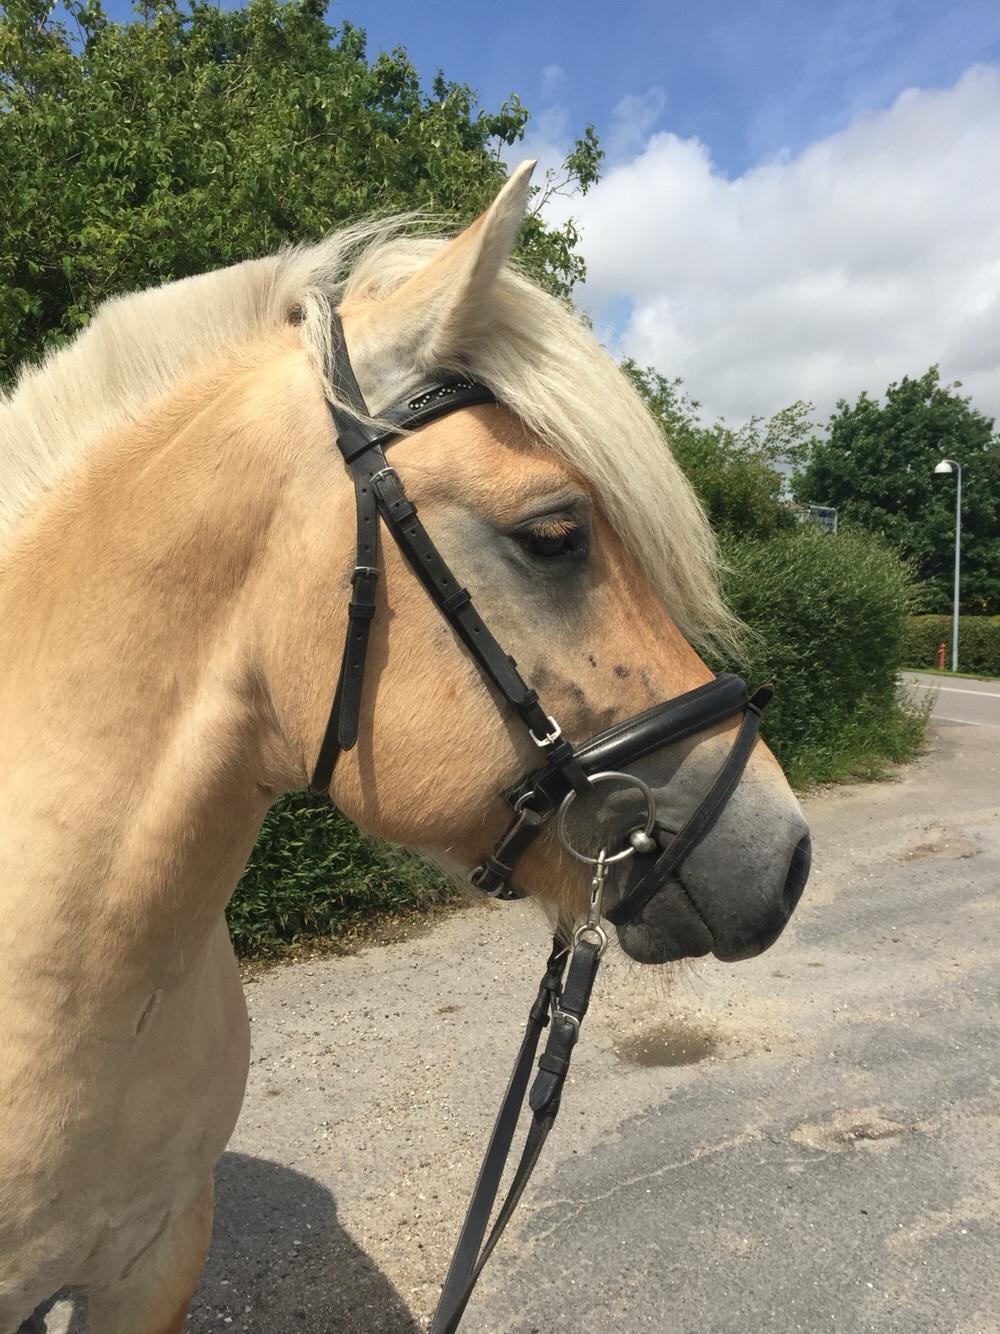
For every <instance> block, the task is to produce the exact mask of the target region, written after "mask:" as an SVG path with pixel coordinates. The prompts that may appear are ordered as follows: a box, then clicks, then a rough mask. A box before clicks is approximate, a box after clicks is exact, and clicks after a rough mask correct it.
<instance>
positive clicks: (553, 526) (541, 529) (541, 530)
mask: <svg viewBox="0 0 1000 1334" xmlns="http://www.w3.org/2000/svg"><path fill="white" fill-rule="evenodd" d="M578 526H579V525H578V524H576V523H575V522H574V521H573V520H572V519H565V518H560V519H539V520H538V522H537V523H533V524H532V525H531V528H530V530H529V531H530V533H531V536H532V537H568V536H569V534H570V533H572V532H574V531H575V530H576V528H577V527H578Z"/></svg>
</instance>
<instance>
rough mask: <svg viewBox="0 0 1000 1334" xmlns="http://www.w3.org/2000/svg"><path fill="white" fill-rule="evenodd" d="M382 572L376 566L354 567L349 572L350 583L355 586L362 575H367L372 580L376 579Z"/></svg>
mask: <svg viewBox="0 0 1000 1334" xmlns="http://www.w3.org/2000/svg"><path fill="white" fill-rule="evenodd" d="M381 573H382V571H381V570H380V569H379V568H378V566H377V565H355V567H354V569H353V570H352V572H351V583H352V584H356V583H357V581H358V580H359V579H360V578H361V576H362V575H368V576H370V577H371V578H372V579H377V578H378V577H379V575H380V574H381Z"/></svg>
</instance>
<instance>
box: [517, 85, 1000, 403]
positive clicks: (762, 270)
mask: <svg viewBox="0 0 1000 1334" xmlns="http://www.w3.org/2000/svg"><path fill="white" fill-rule="evenodd" d="M647 97H648V95H647ZM629 102H630V99H626V103H629ZM622 106H623V107H624V110H623V111H622V114H621V117H620V124H622V125H625V126H627V125H629V124H631V125H637V124H641V123H642V119H643V115H645V116H646V117H647V119H648V116H649V115H652V114H654V113H655V114H658V111H657V110H656V105H655V101H654V102H644V101H643V99H642V98H638V99H634V100H631V105H630V106H625V104H622ZM555 129H556V126H555V125H551V126H548V127H547V133H546V134H545V135H544V136H540V138H542V137H544V139H545V140H546V147H547V150H548V153H549V154H550V155H551V154H552V153H553V152H554V151H555V144H554V142H553V141H554V139H555V137H557V136H556V135H555V134H554V133H553V131H555ZM552 214H553V220H554V221H560V220H561V217H563V216H565V215H567V214H571V215H572V216H574V217H575V218H576V219H577V221H578V223H579V224H580V227H581V231H582V237H583V239H582V250H583V253H584V255H585V256H586V259H587V264H588V273H589V276H588V283H587V286H586V288H585V289H584V290H583V291H582V292H581V293H580V294H579V298H580V300H581V302H582V304H583V305H584V306H585V308H587V309H588V310H589V311H590V312H591V314H592V315H593V317H594V320H595V324H596V326H597V328H598V329H601V328H602V327H606V326H607V324H608V322H609V320H612V321H615V322H616V323H617V325H618V328H617V339H616V346H615V351H617V352H619V353H620V354H625V353H629V354H631V355H632V356H634V357H636V358H637V359H638V360H639V361H640V362H643V363H647V362H648V363H651V364H654V365H656V366H658V367H659V368H660V369H661V370H663V371H664V372H666V373H668V374H679V375H682V376H683V377H684V379H685V380H686V382H687V385H688V388H689V389H690V391H691V393H692V394H693V395H694V396H695V397H696V398H698V399H700V400H701V402H702V403H703V404H704V406H705V409H706V411H707V412H710V413H713V414H716V413H717V414H720V415H724V416H726V417H727V418H729V419H730V420H732V421H740V420H743V419H745V418H746V417H748V416H749V415H750V414H752V413H755V412H762V413H770V412H773V411H775V410H776V409H777V408H779V407H781V406H782V405H784V404H785V403H787V402H789V401H791V400H792V399H795V398H806V399H811V400H813V401H814V402H815V403H816V404H817V407H818V409H819V411H820V413H822V414H825V413H826V412H827V411H828V410H829V409H830V408H831V407H832V405H833V403H834V401H835V400H836V399H837V398H838V397H840V396H847V397H852V396H853V395H855V394H857V393H858V391H860V390H861V389H863V388H867V389H869V390H871V391H873V392H875V393H880V392H881V391H882V390H884V388H885V386H886V385H887V384H888V383H889V382H890V381H891V380H893V379H897V378H899V377H900V376H901V375H904V374H907V373H909V374H920V373H922V372H923V371H924V370H926V368H927V366H928V365H930V364H931V363H932V362H939V363H940V365H941V371H942V375H943V376H945V377H946V378H948V379H952V378H956V379H960V380H962V381H963V383H964V385H965V388H966V392H969V393H971V394H972V395H973V398H974V401H975V402H976V404H977V406H979V407H981V408H982V409H983V410H984V411H987V412H989V413H991V414H997V415H998V416H1000V67H998V66H979V67H974V68H972V69H970V70H969V71H967V73H966V74H965V75H964V76H963V78H962V79H961V80H960V81H959V82H958V83H957V84H956V85H955V86H954V87H953V88H950V89H946V90H943V91H937V90H935V91H925V90H911V91H908V92H905V93H903V94H902V95H901V96H900V97H899V98H898V99H897V100H896V102H895V103H894V104H893V105H892V106H891V107H890V108H888V109H887V110H884V111H880V112H878V113H875V114H869V115H865V116H861V117H859V118H857V119H856V120H855V121H853V122H852V123H851V124H850V125H849V126H848V127H847V128H846V129H845V130H843V131H842V132H840V133H838V134H835V135H832V136H831V137H830V138H827V139H824V140H820V141H818V142H816V143H814V144H812V145H811V146H810V147H808V148H807V149H805V150H804V151H803V152H801V153H799V154H798V155H796V156H794V157H789V158H786V159H782V160H778V161H772V162H768V163H764V164H762V165H759V166H757V167H754V168H753V169H752V170H750V171H748V172H746V173H745V174H744V175H742V176H740V177H738V178H737V179H735V180H729V179H726V178H725V177H724V176H723V175H721V174H720V173H719V172H718V171H717V170H716V169H715V168H714V166H713V163H712V160H711V156H710V154H709V151H708V149H707V148H706V147H705V145H704V144H702V143H700V142H699V141H698V140H696V139H681V138H678V137H677V136H676V135H674V134H669V133H657V134H654V135H652V137H649V138H647V139H646V140H645V144H644V147H643V148H642V150H641V151H640V152H638V153H637V154H636V155H634V156H632V157H631V158H630V159H629V160H627V161H620V162H618V163H617V164H612V165H611V166H610V168H609V169H608V170H607V171H606V174H605V176H604V178H603V180H602V181H601V182H600V183H599V184H598V185H597V186H595V187H594V188H593V189H592V190H591V192H590V193H589V194H588V195H587V196H586V197H585V198H583V199H574V200H572V201H569V202H568V203H566V202H565V201H558V200H557V201H554V204H553V209H552ZM623 307H624V308H625V309H626V310H630V311H631V314H630V315H629V316H626V317H625V321H624V323H623V322H622V319H621V316H620V312H621V310H622V309H623Z"/></svg>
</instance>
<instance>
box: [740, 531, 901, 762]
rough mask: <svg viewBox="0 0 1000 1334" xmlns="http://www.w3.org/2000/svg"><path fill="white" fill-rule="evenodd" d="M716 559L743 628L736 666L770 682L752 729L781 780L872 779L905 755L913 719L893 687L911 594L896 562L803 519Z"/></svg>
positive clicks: (864, 537) (859, 538)
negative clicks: (722, 563)
mask: <svg viewBox="0 0 1000 1334" xmlns="http://www.w3.org/2000/svg"><path fill="white" fill-rule="evenodd" d="M725 555H726V558H727V561H728V563H729V566H730V574H729V576H728V587H727V592H728V596H729V599H730V602H731V603H732V605H733V607H734V608H735V610H736V611H737V612H738V613H739V615H740V616H741V617H742V618H743V619H744V620H745V621H746V623H747V625H748V626H749V627H750V630H751V632H752V633H751V636H750V639H749V642H748V646H747V662H746V664H745V674H746V675H747V677H748V678H749V679H750V681H751V682H754V683H757V682H760V681H772V682H773V683H774V685H775V686H776V688H777V693H776V695H775V698H774V700H773V702H772V704H771V705H770V707H769V708H768V711H767V713H766V714H765V716H764V726H763V733H764V736H765V738H766V740H767V742H768V744H769V745H770V746H771V748H772V750H773V751H774V752H775V754H776V756H777V757H778V759H779V761H780V762H781V764H782V766H783V768H784V769H785V772H786V773H787V774H788V776H789V778H790V780H791V781H792V782H793V783H807V782H816V781H828V780H837V779H842V778H846V777H851V776H858V777H866V776H871V775H874V774H877V773H878V772H879V771H880V769H881V768H882V767H883V766H884V763H885V761H886V760H899V759H904V758H907V757H908V756H909V755H911V754H913V753H914V751H915V750H916V749H917V747H918V746H919V744H920V739H921V737H922V734H923V719H922V717H921V716H919V715H916V714H914V713H913V712H912V710H911V709H909V708H908V707H907V705H906V704H905V702H904V701H903V700H902V699H901V698H900V696H899V692H898V690H897V687H896V670H897V668H898V666H899V661H900V656H899V655H900V652H901V647H902V643H903V635H904V628H905V623H906V613H907V609H908V606H909V598H910V577H909V574H908V571H907V569H906V567H905V566H904V565H903V564H902V562H901V561H900V560H899V558H898V557H897V556H896V555H895V554H894V553H893V552H892V551H890V550H889V549H888V548H887V547H885V546H883V545H882V544H881V543H880V542H879V541H878V539H876V538H874V537H872V536H870V535H869V534H865V533H861V532H857V531H853V532H844V533H840V534H838V535H837V536H836V537H833V536H830V535H829V534H827V533H823V532H820V531H819V530H818V529H816V528H813V527H809V526H803V527H801V528H799V529H797V530H796V531H794V532H792V533H789V534H787V535H781V536H777V537H773V538H770V539H768V540H766V541H735V542H730V543H729V544H728V545H727V546H726V548H725Z"/></svg>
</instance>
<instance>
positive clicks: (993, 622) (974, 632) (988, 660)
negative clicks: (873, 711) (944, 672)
mask: <svg viewBox="0 0 1000 1334" xmlns="http://www.w3.org/2000/svg"><path fill="white" fill-rule="evenodd" d="M942 643H943V644H944V646H945V664H946V665H947V666H948V667H950V666H951V617H950V616H910V617H908V618H907V621H906V626H905V630H904V634H903V645H902V649H901V651H900V659H899V660H900V662H901V663H902V665H903V666H904V667H917V668H920V667H933V666H934V665H935V663H936V657H937V646H938V644H942ZM958 669H959V671H960V672H961V671H965V672H974V673H975V674H976V675H982V676H1000V616H960V617H959V618H958Z"/></svg>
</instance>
